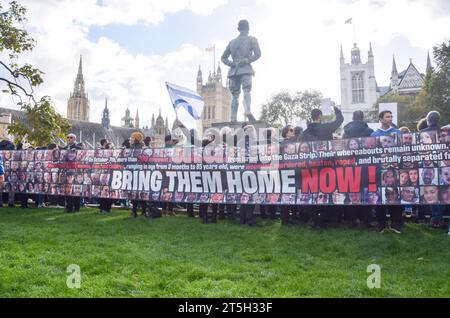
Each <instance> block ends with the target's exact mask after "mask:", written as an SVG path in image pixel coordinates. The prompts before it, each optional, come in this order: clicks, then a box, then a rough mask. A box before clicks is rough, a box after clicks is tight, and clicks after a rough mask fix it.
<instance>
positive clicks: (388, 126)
mask: <svg viewBox="0 0 450 318" xmlns="http://www.w3.org/2000/svg"><path fill="white" fill-rule="evenodd" d="M378 119H379V121H380V128H378V129H377V130H376V131H374V132H373V133H372V135H371V136H372V137H381V136H393V135H396V134H400V130H398V129H397V128H394V127H393V125H392V119H393V117H392V112H391V111H390V110H384V111H382V112H380V114H379V116H378ZM375 210H376V217H377V221H378V226H377V231H378V232H379V233H383V232H384V229H385V228H386V213H389V214H390V216H391V226H390V229H391V230H392V231H393V232H395V233H397V234H400V233H401V230H402V220H401V218H402V211H403V207H402V206H401V205H386V206H377V207H376V208H375Z"/></svg>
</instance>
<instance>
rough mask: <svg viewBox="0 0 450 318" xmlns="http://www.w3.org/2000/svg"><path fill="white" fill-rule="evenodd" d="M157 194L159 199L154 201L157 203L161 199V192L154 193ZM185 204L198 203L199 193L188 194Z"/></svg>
mask: <svg viewBox="0 0 450 318" xmlns="http://www.w3.org/2000/svg"><path fill="white" fill-rule="evenodd" d="M155 193H158V197H157V198H156V199H154V200H155V201H157V200H158V199H159V192H154V194H155ZM185 202H187V203H194V202H197V193H192V192H190V193H188V194H187V195H186V199H185Z"/></svg>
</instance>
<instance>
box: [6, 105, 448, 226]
mask: <svg viewBox="0 0 450 318" xmlns="http://www.w3.org/2000/svg"><path fill="white" fill-rule="evenodd" d="M334 110H335V115H336V118H335V120H334V121H331V122H322V115H323V114H322V111H321V110H319V109H314V110H312V112H311V118H310V122H309V123H308V125H307V127H306V129H305V130H303V129H302V128H301V127H294V126H292V125H287V126H285V127H283V129H282V131H281V138H278V136H277V134H276V132H275V130H274V129H268V130H267V131H266V135H265V137H266V138H267V140H266V144H267V145H268V149H269V148H270V146H271V144H275V143H276V144H277V146H279V151H280V153H290V152H291V151H292V149H290V147H291V146H292V144H293V143H298V144H299V146H298V148H299V149H298V151H300V152H310V150H311V149H310V143H311V142H315V141H317V142H319V141H324V142H325V141H330V140H336V139H339V138H338V135H337V134H336V132H337V130H338V129H339V128H340V127H341V125H342V123H343V121H344V117H343V115H342V113H341V111H340V110H339V108H337V107H334ZM439 120H440V115H439V113H438V112H435V111H433V112H430V113H429V114H428V115H427V116H426V118H424V119H423V120H421V121H419V123H418V124H417V131H418V132H420V133H426V132H430V131H438V132H440V134H441V135H440V136H441V137H442V135H443V134H447V135H448V132H449V131H450V126H449V125H447V126H444V127H441V126H440V123H439ZM379 122H380V127H379V128H378V129H377V130H375V131H373V130H372V129H371V128H369V126H368V124H367V123H365V122H364V113H363V112H362V111H355V112H354V113H353V120H352V121H351V122H349V123H348V124H347V125H345V126H344V127H343V134H342V138H345V139H348V140H349V141H348V147H349V148H350V149H352V147H353V146H352V142H354V143H355V147H357V146H358V141H357V140H358V138H363V137H381V138H380V143H381V145H382V146H386V147H387V146H389V140H390V139H389V138H384V137H385V136H387V137H389V136H392V135H399V136H400V137H399V138H401V139H402V144H407V143H408V142H409V138H412V137H411V131H410V130H409V129H408V128H406V127H400V128H397V127H396V126H395V125H394V124H393V118H392V112H390V111H382V112H381V113H380V114H379ZM186 131H187V130H186V129H184V127H183V126H182V124H181V123H178V128H177V129H175V131H174V132H173V133H172V134H170V135H167V136H166V137H165V147H166V148H183V147H191V146H194V145H201V146H202V147H207V146H208V145H212V144H213V145H215V146H219V147H224V148H227V147H230V148H233V147H236V146H239V147H240V148H241V151H244V153H245V156H250V155H251V151H252V150H251V147H250V145H253V144H254V143H255V142H256V143H257V141H256V138H257V137H256V136H257V130H256V128H255V127H254V126H253V125H251V124H250V123H244V124H243V125H242V130H241V131H242V132H243V133H242V134H241V135H237V134H235V132H234V131H233V130H232V129H231V128H229V127H224V128H222V129H221V130H220V132H219V134H213V133H207V134H206V135H205V136H204V138H203V139H201V140H198V139H197V136H196V133H195V132H194V131H193V130H191V131H188V132H187V133H186ZM422 135H423V136H424V137H423V138H426V136H425V135H426V134H421V138H422ZM447 135H446V136H447ZM274 137H276V138H274ZM449 138H450V137H449ZM152 141H153V140H152V138H151V137H148V136H147V137H144V135H143V134H142V133H140V132H134V133H132V134H131V136H130V138H129V139H127V140H125V141H124V142H123V144H122V145H121V148H124V149H148V148H151V145H152ZM424 142H426V141H424ZM383 143H385V144H383ZM336 147H338V145H337V144H336ZM56 148H58V146H57V145H56V144H49V145H48V146H47V147H45V148H39V149H56ZM113 148H114V145H113V144H112V143H111V142H109V141H108V140H106V139H102V140H101V141H100V147H99V149H113ZM26 149H31V148H30V145H29V144H26V143H25V144H22V143H19V144H18V145H17V146H15V145H14V144H13V143H12V142H10V141H8V140H3V141H1V142H0V150H26ZM60 149H66V150H81V149H83V145H82V144H81V143H78V142H77V138H76V135H74V134H69V135H68V136H67V144H66V146H65V147H61V148H60ZM294 151H295V149H294ZM224 155H225V152H224ZM0 160H1V157H0ZM2 166H3V165H2V164H1V165H0V182H2V181H3V174H4V172H3V167H2ZM414 171H416V170H408V171H407V170H405V171H400V174H399V179H400V180H399V182H400V186H402V187H404V188H402V191H405V194H403V193H402V198H403V195H405V196H406V195H407V194H406V191H407V188H408V186H411V185H412V184H413V183H414V182H415V181H414V180H417V179H418V177H419V176H418V175H414V173H413V172H414ZM431 171H433V170H431ZM424 173H425V172H424ZM449 173H450V172H449ZM48 177H49V178H51V177H52V176H51V175H50V174H49V176H48ZM393 177H394V176H393V175H391V174H390V171H389V170H386V171H385V172H384V173H383V175H382V179H383V180H382V182H383V186H385V188H384V189H385V190H384V191H385V197H386V202H390V201H389V198H400V193H399V188H398V187H397V186H395V185H394V184H391V183H390V182H391V181H390V180H391V179H392V178H393ZM421 177H422V178H426V176H421ZM430 177H432V176H430ZM66 178H74V176H71V175H70V173H67V175H66ZM449 178H450V176H449ZM403 189H404V190H403ZM2 190H4V189H2ZM428 190H429V191H428V192H430V194H428V192H427V195H428V196H430V197H431V196H432V195H433V193H431V192H433V189H431V187H430V189H428ZM172 195H173V194H172V193H170V192H169V191H168V189H167V188H166V189H163V191H162V193H161V198H165V197H167V198H169V197H170V198H171V197H172ZM214 195H216V196H218V198H214V197H213V196H214ZM365 195H367V197H371V198H373V202H374V204H373V205H360V204H359V203H360V202H361V196H362V193H349V194H343V193H338V192H335V193H333V194H325V193H318V194H317V195H316V200H317V202H316V203H317V204H313V205H310V204H308V205H302V204H297V205H296V204H279V205H270V204H267V205H266V204H258V198H256V197H255V196H257V195H253V198H252V200H251V202H252V204H248V202H250V200H249V198H246V196H247V197H248V196H249V195H248V194H245V193H244V194H243V195H241V197H240V198H239V200H237V199H235V200H234V201H233V198H232V194H226V196H227V198H226V202H227V203H226V204H219V203H218V202H224V200H223V198H224V194H213V195H212V196H211V198H209V197H208V200H205V201H204V203H200V204H197V203H194V202H195V201H197V200H196V199H197V196H196V195H195V197H193V198H190V197H189V194H187V195H186V198H184V197H183V202H177V203H176V202H164V201H170V200H162V201H161V202H159V201H149V200H148V198H146V197H139V196H134V197H132V198H130V200H128V199H125V200H124V199H121V200H118V199H112V198H107V197H101V196H100V197H99V198H89V197H83V196H64V195H45V194H40V193H36V194H30V193H23V192H21V193H14V191H4V192H3V197H2V200H0V204H3V202H7V203H8V206H9V207H14V203H15V201H20V204H21V207H22V208H28V202H29V199H32V201H34V203H35V206H36V207H38V208H40V207H45V206H46V203H47V204H49V203H50V204H53V205H56V206H59V207H63V206H64V207H65V211H66V212H68V213H74V212H78V211H80V208H81V206H83V205H86V204H88V203H95V204H98V207H99V213H103V214H108V213H110V212H111V208H112V206H113V204H116V205H117V204H120V205H123V206H125V207H126V206H129V205H130V202H131V214H130V217H131V218H136V217H138V214H141V215H142V216H144V217H148V218H159V217H161V216H162V215H168V216H175V215H176V214H175V213H176V211H177V212H178V211H186V212H187V215H188V216H189V217H193V218H194V217H196V213H195V212H196V211H198V217H199V219H200V220H201V222H202V223H216V222H217V220H218V219H230V220H235V219H236V218H237V217H238V221H239V223H241V224H246V225H248V226H258V222H257V218H256V216H259V217H260V218H271V219H278V218H280V219H281V224H282V226H299V225H307V224H310V225H311V227H313V228H326V227H329V226H336V225H338V224H339V223H342V224H348V226H350V227H354V226H357V225H358V224H359V225H360V226H363V227H366V228H371V227H372V224H373V221H376V226H375V230H376V231H378V232H380V233H382V232H384V231H385V229H386V226H387V221H388V220H387V215H389V216H390V226H389V229H391V230H392V231H394V232H395V233H398V234H400V233H401V232H402V223H403V222H404V220H405V218H406V219H408V218H409V217H410V216H411V215H412V214H414V215H415V216H416V218H415V220H416V221H417V222H422V223H423V222H425V215H429V214H430V215H431V220H430V223H429V224H430V226H431V227H433V228H443V227H445V226H446V225H445V222H444V219H443V214H444V211H445V209H446V208H448V206H447V205H438V204H430V205H412V204H409V203H410V202H411V201H405V202H403V201H402V204H391V205H390V204H383V205H380V204H375V203H377V202H379V200H378V199H379V198H380V196H381V193H379V191H378V190H377V191H376V192H373V193H367V194H365ZM228 196H229V197H228ZM267 197H268V199H267V200H268V201H266V202H270V201H271V200H272V199H273V201H274V202H278V200H279V195H277V194H268V195H267ZM297 200H298V202H308V200H310V197H309V196H308V195H305V198H304V201H303V198H298V199H297ZM345 200H346V202H347V203H348V205H345V206H344V205H320V203H321V202H322V201H323V203H328V202H335V203H342V202H344V201H345ZM176 201H178V200H176ZM200 201H202V200H201V197H200ZM190 202H192V203H190ZM211 202H212V203H211ZM261 202H264V201H263V200H262V201H261ZM430 202H432V201H430ZM352 203H354V204H352ZM414 212H415V213H414ZM449 235H450V228H449Z"/></svg>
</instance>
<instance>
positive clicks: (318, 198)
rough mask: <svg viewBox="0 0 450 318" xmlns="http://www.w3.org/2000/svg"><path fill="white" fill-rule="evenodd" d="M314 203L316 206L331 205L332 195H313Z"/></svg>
mask: <svg viewBox="0 0 450 318" xmlns="http://www.w3.org/2000/svg"><path fill="white" fill-rule="evenodd" d="M313 202H314V203H315V204H328V203H330V195H329V194H326V193H323V192H319V193H315V194H314V195H313Z"/></svg>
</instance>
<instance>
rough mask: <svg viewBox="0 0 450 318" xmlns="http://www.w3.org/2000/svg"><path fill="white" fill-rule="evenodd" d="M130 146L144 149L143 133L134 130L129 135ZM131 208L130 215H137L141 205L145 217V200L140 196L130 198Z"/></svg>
mask: <svg viewBox="0 0 450 318" xmlns="http://www.w3.org/2000/svg"><path fill="white" fill-rule="evenodd" d="M130 148H131V149H145V148H146V147H145V144H144V135H142V133H140V132H134V133H132V134H131V136H130ZM131 204H132V208H131V217H137V210H138V207H139V206H141V209H142V216H144V217H147V212H146V209H147V201H145V200H140V198H138V197H137V198H136V199H134V200H131Z"/></svg>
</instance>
